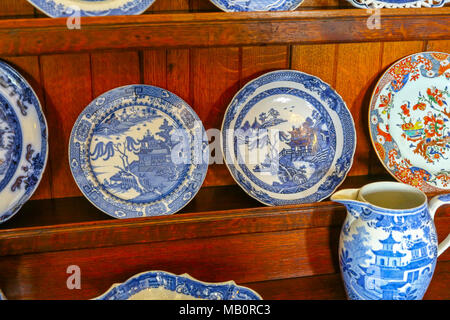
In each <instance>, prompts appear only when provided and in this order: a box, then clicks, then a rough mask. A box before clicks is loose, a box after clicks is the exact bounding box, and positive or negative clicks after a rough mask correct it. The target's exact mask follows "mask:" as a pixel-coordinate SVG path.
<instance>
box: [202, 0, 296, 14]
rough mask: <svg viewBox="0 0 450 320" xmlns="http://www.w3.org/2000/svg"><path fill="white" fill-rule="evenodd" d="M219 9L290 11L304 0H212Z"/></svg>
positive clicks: (232, 10)
mask: <svg viewBox="0 0 450 320" xmlns="http://www.w3.org/2000/svg"><path fill="white" fill-rule="evenodd" d="M210 1H211V2H212V3H213V4H214V5H216V6H217V7H218V8H219V9H221V10H223V11H227V12H235V11H289V10H295V9H296V8H297V7H298V6H300V5H301V4H302V2H303V0H210Z"/></svg>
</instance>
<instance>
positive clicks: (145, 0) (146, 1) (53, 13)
mask: <svg viewBox="0 0 450 320" xmlns="http://www.w3.org/2000/svg"><path fill="white" fill-rule="evenodd" d="M27 1H28V2H29V3H30V4H31V5H33V6H34V7H35V8H36V9H38V10H40V11H41V12H42V13H44V14H46V15H47V16H49V17H50V18H67V17H72V13H70V14H69V13H65V14H58V12H65V11H66V10H67V9H68V8H70V7H68V6H67V5H65V4H62V5H63V6H64V7H63V9H60V10H45V9H44V7H43V6H42V5H43V4H46V3H51V4H53V5H57V4H56V3H55V1H54V0H27ZM62 1H64V0H62ZM82 1H85V0H82ZM134 1H138V5H142V6H143V7H142V8H141V9H139V10H132V11H131V12H132V13H128V11H124V10H120V9H119V8H114V9H111V10H119V11H120V14H115V16H116V15H119V16H120V15H140V14H142V13H144V12H145V11H146V10H147V9H148V8H150V6H151V5H153V4H154V3H155V1H156V0H128V2H134ZM44 2H45V3H44ZM95 12H103V11H86V10H83V9H81V10H80V16H81V17H93V16H111V15H110V14H105V15H98V14H95ZM90 13H91V14H90Z"/></svg>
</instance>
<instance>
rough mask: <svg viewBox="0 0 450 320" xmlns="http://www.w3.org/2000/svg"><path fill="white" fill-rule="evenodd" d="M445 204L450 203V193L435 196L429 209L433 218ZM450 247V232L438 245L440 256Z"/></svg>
mask: <svg viewBox="0 0 450 320" xmlns="http://www.w3.org/2000/svg"><path fill="white" fill-rule="evenodd" d="M444 204H450V193H447V194H443V195H439V196H435V197H433V198H432V199H431V200H430V202H429V204H428V210H429V211H430V215H431V219H433V220H434V215H435V214H436V211H437V209H438V208H439V207H440V206H442V205H444ZM448 247H450V234H449V235H447V237H446V238H445V239H444V240H443V241H442V242H441V243H440V244H439V245H438V254H437V255H438V257H439V256H440V255H441V254H442V253H444V251H445V250H447V249H448Z"/></svg>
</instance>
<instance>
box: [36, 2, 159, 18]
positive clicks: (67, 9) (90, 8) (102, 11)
mask: <svg viewBox="0 0 450 320" xmlns="http://www.w3.org/2000/svg"><path fill="white" fill-rule="evenodd" d="M28 2H30V3H31V4H32V5H34V6H35V7H36V8H38V9H39V10H41V11H42V12H44V13H45V14H46V15H48V16H49V17H52V18H60V17H74V18H75V17H86V16H122V15H138V14H141V13H143V12H144V11H145V10H147V9H148V8H149V7H150V6H151V5H152V4H153V2H155V0H28Z"/></svg>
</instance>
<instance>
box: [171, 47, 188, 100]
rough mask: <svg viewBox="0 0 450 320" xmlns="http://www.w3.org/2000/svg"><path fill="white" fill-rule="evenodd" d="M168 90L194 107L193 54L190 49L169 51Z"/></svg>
mask: <svg viewBox="0 0 450 320" xmlns="http://www.w3.org/2000/svg"><path fill="white" fill-rule="evenodd" d="M166 67H167V75H166V76H167V90H170V91H171V92H173V93H175V94H176V95H178V96H179V97H180V98H181V99H183V100H184V101H186V102H187V103H188V104H189V105H191V106H192V95H191V81H192V79H191V70H190V68H191V53H190V50H189V49H172V50H167V65H166Z"/></svg>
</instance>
